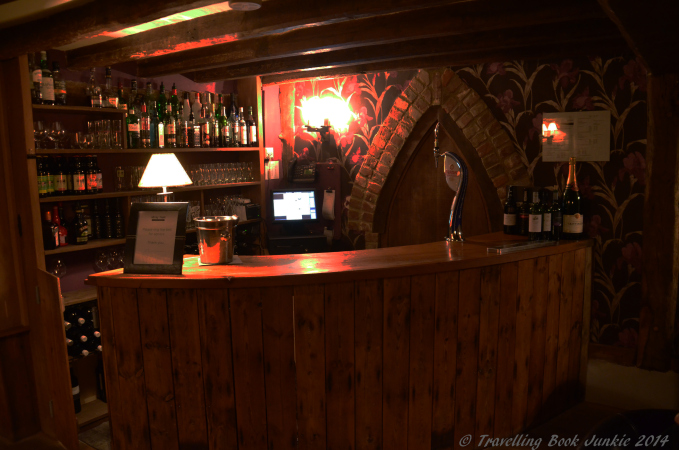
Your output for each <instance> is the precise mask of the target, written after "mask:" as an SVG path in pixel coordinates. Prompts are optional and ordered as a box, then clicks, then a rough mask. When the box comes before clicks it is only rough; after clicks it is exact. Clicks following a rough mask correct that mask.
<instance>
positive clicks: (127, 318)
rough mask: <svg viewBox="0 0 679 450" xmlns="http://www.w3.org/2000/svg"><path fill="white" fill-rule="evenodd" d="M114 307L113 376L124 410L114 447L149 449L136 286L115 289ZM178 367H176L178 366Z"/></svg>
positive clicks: (118, 449)
mask: <svg viewBox="0 0 679 450" xmlns="http://www.w3.org/2000/svg"><path fill="white" fill-rule="evenodd" d="M111 306H112V312H113V314H112V316H113V317H112V318H113V329H114V334H115V353H116V361H117V368H114V374H115V375H114V376H116V377H117V378H118V395H119V396H120V400H121V401H120V403H119V406H120V411H125V414H119V415H118V416H117V419H118V420H117V422H118V423H117V424H115V423H114V424H113V425H116V426H117V431H118V432H121V431H122V432H121V433H120V436H119V437H120V440H119V442H118V446H117V447H115V448H116V450H144V449H150V448H151V440H150V436H149V418H148V411H147V407H146V383H145V381H144V361H143V356H142V349H141V335H140V334H141V333H140V327H139V311H138V308H137V291H136V290H135V289H114V290H112V295H111ZM102 336H103V330H102ZM175 370H177V368H176V367H175ZM175 383H176V381H175ZM107 398H108V397H107ZM180 437H181V436H180Z"/></svg>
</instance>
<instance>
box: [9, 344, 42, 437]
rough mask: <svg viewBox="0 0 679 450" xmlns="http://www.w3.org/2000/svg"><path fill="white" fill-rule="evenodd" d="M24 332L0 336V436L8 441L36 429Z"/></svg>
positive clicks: (33, 393)
mask: <svg viewBox="0 0 679 450" xmlns="http://www.w3.org/2000/svg"><path fill="white" fill-rule="evenodd" d="M30 358H31V352H30V342H29V336H28V333H21V334H18V335H14V336H7V337H4V338H0V362H2V364H0V437H4V438H6V439H9V440H10V441H14V440H19V439H22V438H24V437H27V436H30V435H31V434H33V433H36V432H37V431H38V430H39V426H38V411H37V406H36V395H35V385H34V384H33V383H34V379H33V367H32V363H31V359H30Z"/></svg>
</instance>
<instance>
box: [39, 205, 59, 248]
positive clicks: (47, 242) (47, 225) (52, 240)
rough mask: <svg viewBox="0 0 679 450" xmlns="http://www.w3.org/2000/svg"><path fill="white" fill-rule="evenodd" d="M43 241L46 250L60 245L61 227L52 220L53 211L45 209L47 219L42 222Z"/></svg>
mask: <svg viewBox="0 0 679 450" xmlns="http://www.w3.org/2000/svg"><path fill="white" fill-rule="evenodd" d="M42 242H43V246H44V247H45V250H54V249H55V248H57V247H59V227H57V226H56V225H55V224H54V223H53V222H52V213H50V212H49V211H45V220H44V221H43V222H42Z"/></svg>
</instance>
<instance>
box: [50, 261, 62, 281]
mask: <svg viewBox="0 0 679 450" xmlns="http://www.w3.org/2000/svg"><path fill="white" fill-rule="evenodd" d="M51 273H52V275H54V276H55V277H57V278H61V277H63V276H64V275H66V264H64V263H63V262H61V260H60V259H58V260H57V262H56V263H55V264H54V267H53V268H52V272H51Z"/></svg>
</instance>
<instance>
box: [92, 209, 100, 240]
mask: <svg viewBox="0 0 679 450" xmlns="http://www.w3.org/2000/svg"><path fill="white" fill-rule="evenodd" d="M91 211H92V214H91V218H92V239H101V238H102V236H101V231H102V230H101V216H100V215H99V204H98V202H96V201H93V202H92V209H91Z"/></svg>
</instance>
